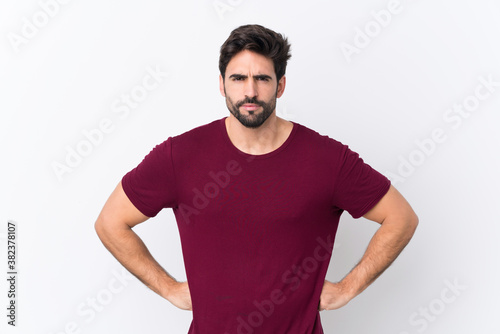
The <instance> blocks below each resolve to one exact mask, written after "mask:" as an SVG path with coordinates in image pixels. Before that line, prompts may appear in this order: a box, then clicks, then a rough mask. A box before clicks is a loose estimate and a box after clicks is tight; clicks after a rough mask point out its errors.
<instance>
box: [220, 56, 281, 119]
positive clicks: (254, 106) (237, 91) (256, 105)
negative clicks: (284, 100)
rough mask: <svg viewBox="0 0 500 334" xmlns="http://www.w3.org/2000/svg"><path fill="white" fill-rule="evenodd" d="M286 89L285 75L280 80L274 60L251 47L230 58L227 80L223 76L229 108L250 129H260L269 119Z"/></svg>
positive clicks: (221, 88)
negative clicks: (277, 77) (249, 49)
mask: <svg viewBox="0 0 500 334" xmlns="http://www.w3.org/2000/svg"><path fill="white" fill-rule="evenodd" d="M284 90H285V77H284V76H283V77H282V78H281V79H280V82H279V83H278V82H277V79H276V73H275V72H274V64H273V61H272V60H271V59H269V58H267V57H265V56H262V55H260V54H258V53H255V52H252V51H248V50H244V51H241V52H240V53H238V54H236V55H235V56H234V57H233V58H232V59H231V60H230V61H229V63H228V64H227V68H226V77H225V80H223V78H222V76H221V77H220V91H221V94H222V96H224V97H226V105H227V108H228V109H229V111H230V112H231V114H233V116H234V117H236V118H237V119H238V120H239V121H240V123H241V124H243V125H244V126H246V127H248V128H257V127H259V126H261V125H262V124H263V123H264V122H265V121H266V120H267V119H268V118H269V116H270V115H271V114H272V113H273V112H274V111H275V110H276V99H277V98H279V97H281V95H283V92H284Z"/></svg>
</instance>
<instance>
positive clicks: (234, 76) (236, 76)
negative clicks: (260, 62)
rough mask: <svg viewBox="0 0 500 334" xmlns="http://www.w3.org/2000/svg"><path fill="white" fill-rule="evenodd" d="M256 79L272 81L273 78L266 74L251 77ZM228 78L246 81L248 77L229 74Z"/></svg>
mask: <svg viewBox="0 0 500 334" xmlns="http://www.w3.org/2000/svg"><path fill="white" fill-rule="evenodd" d="M253 77H254V78H256V79H269V80H272V79H273V78H272V77H271V76H269V75H267V74H257V75H254V76H253ZM229 78H238V79H246V78H248V75H244V74H231V75H230V76H229Z"/></svg>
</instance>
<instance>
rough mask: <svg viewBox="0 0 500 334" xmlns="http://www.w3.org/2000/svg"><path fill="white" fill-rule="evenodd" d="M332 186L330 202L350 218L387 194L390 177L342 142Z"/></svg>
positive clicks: (370, 206)
mask: <svg viewBox="0 0 500 334" xmlns="http://www.w3.org/2000/svg"><path fill="white" fill-rule="evenodd" d="M338 163H339V168H338V170H337V173H336V176H335V180H334V186H333V205H334V206H336V207H338V208H340V209H343V210H346V211H348V212H349V214H351V216H352V217H353V218H359V217H362V216H363V215H364V214H366V213H367V212H368V211H370V209H371V208H372V207H374V206H375V204H377V203H378V202H379V201H380V200H381V199H382V197H383V196H384V195H385V194H386V193H387V191H388V190H389V187H390V185H391V182H390V180H389V179H388V178H387V177H385V176H384V175H382V174H381V173H379V172H378V171H376V170H374V169H373V168H372V167H371V166H370V165H368V164H366V163H365V162H364V161H363V159H362V158H360V156H359V154H358V153H356V152H353V151H351V150H350V149H349V147H348V146H347V145H342V149H341V151H340V158H339V162H338Z"/></svg>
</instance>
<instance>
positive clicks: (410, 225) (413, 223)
mask: <svg viewBox="0 0 500 334" xmlns="http://www.w3.org/2000/svg"><path fill="white" fill-rule="evenodd" d="M406 222H407V223H406V226H407V231H408V237H409V239H411V238H412V237H413V234H414V233H415V231H416V229H417V226H418V223H419V219H418V216H417V214H416V213H415V212H414V211H413V210H411V211H410V212H409V214H408V216H407V219H406Z"/></svg>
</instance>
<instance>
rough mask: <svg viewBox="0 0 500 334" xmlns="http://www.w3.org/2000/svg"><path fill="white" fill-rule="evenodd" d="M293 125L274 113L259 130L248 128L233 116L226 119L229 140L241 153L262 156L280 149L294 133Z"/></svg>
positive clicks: (230, 115)
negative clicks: (292, 132)
mask: <svg viewBox="0 0 500 334" xmlns="http://www.w3.org/2000/svg"><path fill="white" fill-rule="evenodd" d="M292 128H293V124H292V123H291V122H289V121H286V120H284V119H282V118H279V117H278V116H276V111H274V112H273V113H272V114H271V115H270V116H269V118H268V119H267V120H266V121H265V122H264V123H263V124H262V125H261V126H259V127H258V128H255V129H252V128H247V127H245V126H244V125H242V124H241V123H240V121H238V119H236V117H234V116H233V115H232V114H229V117H227V118H226V130H227V133H228V135H229V139H230V140H231V142H232V143H233V145H234V146H236V147H237V148H238V149H239V150H240V151H243V152H245V153H247V154H253V155H261V154H266V153H269V152H272V151H274V150H276V149H277V148H278V147H280V146H281V145H282V144H283V143H284V142H285V141H286V139H287V138H288V135H289V134H290V132H291V131H292Z"/></svg>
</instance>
